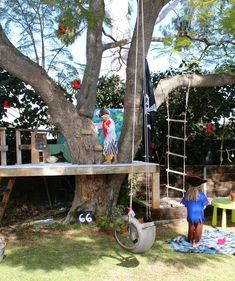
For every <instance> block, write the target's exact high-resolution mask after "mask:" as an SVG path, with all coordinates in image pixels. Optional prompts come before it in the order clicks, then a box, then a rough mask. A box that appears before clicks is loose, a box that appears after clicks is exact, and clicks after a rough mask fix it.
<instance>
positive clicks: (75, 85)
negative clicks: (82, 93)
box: [73, 79, 81, 90]
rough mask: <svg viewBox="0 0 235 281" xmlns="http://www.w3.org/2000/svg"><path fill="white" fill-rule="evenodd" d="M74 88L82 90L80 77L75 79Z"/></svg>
mask: <svg viewBox="0 0 235 281" xmlns="http://www.w3.org/2000/svg"><path fill="white" fill-rule="evenodd" d="M73 88H74V90H80V88H81V81H80V80H78V79H75V80H73Z"/></svg>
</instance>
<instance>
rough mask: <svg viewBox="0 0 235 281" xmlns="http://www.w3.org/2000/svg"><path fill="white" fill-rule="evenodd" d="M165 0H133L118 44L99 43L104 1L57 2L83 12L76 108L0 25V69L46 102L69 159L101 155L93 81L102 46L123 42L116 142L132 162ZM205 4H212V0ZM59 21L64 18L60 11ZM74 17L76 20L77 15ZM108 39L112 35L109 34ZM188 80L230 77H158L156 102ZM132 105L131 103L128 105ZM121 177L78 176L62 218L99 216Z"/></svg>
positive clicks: (228, 80) (227, 78)
mask: <svg viewBox="0 0 235 281" xmlns="http://www.w3.org/2000/svg"><path fill="white" fill-rule="evenodd" d="M10 2H12V1H10ZM13 2H14V1H13ZM17 2H19V1H17ZM42 2H43V1H42ZM46 2H48V3H50V4H51V3H52V4H58V3H60V2H61V1H59V0H51V1H49V0H48V1H46ZM168 2H169V0H162V1H159V0H144V1H138V13H137V15H138V20H137V21H136V24H135V28H134V31H133V34H132V38H131V39H130V40H122V41H121V42H120V41H116V40H113V41H112V42H108V43H106V44H105V43H104V42H105V41H103V34H107V32H104V31H105V25H104V23H105V22H106V23H108V22H109V21H108V20H107V17H106V16H105V3H104V0H90V1H62V2H61V3H62V4H63V5H64V3H66V4H67V6H66V7H68V9H67V10H66V12H67V13H68V11H69V9H70V6H69V5H76V11H77V12H78V14H79V15H81V17H82V20H81V22H82V21H84V15H85V17H86V23H87V41H86V66H85V71H84V76H83V80H82V86H81V90H80V93H79V96H78V101H77V107H75V106H74V105H73V104H72V103H71V102H69V101H68V100H67V99H66V98H65V96H64V91H63V89H62V88H61V87H60V86H58V84H57V83H56V82H55V81H54V80H53V79H52V78H51V77H50V76H49V75H48V73H47V72H46V70H45V68H43V67H41V66H40V65H39V64H38V62H37V61H36V62H34V61H32V60H30V59H29V58H28V57H27V56H25V55H23V54H22V53H21V52H20V51H19V50H18V49H16V47H15V46H14V45H13V44H12V43H11V42H10V41H9V39H8V38H7V36H6V33H5V32H4V30H3V28H2V26H0V67H2V68H4V69H5V70H7V71H8V72H9V73H11V74H12V75H14V76H16V77H18V78H19V79H21V80H22V81H24V82H26V83H28V84H29V85H31V86H32V87H33V88H34V90H35V91H36V92H37V93H38V94H39V95H40V96H41V98H42V99H43V100H44V102H45V103H46V104H47V106H48V110H49V116H48V118H49V119H50V122H51V123H53V124H54V125H55V126H56V127H57V128H58V129H59V130H60V131H61V132H62V133H63V134H64V136H65V138H66V139H67V142H68V145H69V148H70V151H71V152H72V157H73V162H74V163H81V164H84V163H86V164H95V163H97V162H99V161H100V160H101V153H100V152H96V151H94V147H95V146H96V145H97V144H98V136H97V133H96V130H95V127H94V124H93V123H92V121H91V118H92V115H93V111H94V108H95V105H96V93H97V81H98V78H99V74H100V66H101V62H102V56H103V53H104V51H105V50H107V48H111V47H117V46H121V44H122V45H123V44H126V47H128V50H129V51H128V58H127V67H126V90H125V97H124V126H123V130H122V134H121V139H120V142H119V148H120V152H119V161H120V162H124V163H128V162H130V161H131V160H132V159H131V157H132V156H131V151H130V144H131V142H132V130H131V128H132V123H133V110H134V108H135V110H136V114H135V115H136V119H135V120H136V126H135V127H136V130H135V149H136V150H137V148H138V146H139V143H140V141H141V135H142V125H141V123H142V122H141V121H142V111H141V106H140V105H141V103H142V93H143V82H144V81H143V80H144V75H143V65H144V64H143V58H145V57H147V54H148V50H149V47H150V44H151V41H152V35H153V30H154V27H155V22H156V19H157V17H158V15H159V13H160V11H161V9H162V8H163V7H164V6H165V5H166V4H167V3H168ZM210 2H211V3H212V2H213V1H210ZM221 2H224V1H221ZM213 4H214V3H212V4H211V5H213ZM70 11H71V10H70ZM72 16H73V15H72V13H70V14H69V17H70V18H71V17H72ZM73 18H74V17H73ZM61 19H62V20H65V21H66V13H64V15H63V16H62V17H61ZM77 20H79V17H78V19H77ZM109 38H112V37H111V36H109ZM112 39H114V38H112ZM136 58H137V59H136ZM189 79H190V81H191V86H193V87H205V86H207V87H209V86H220V85H226V84H233V83H235V75H233V74H214V75H196V74H191V75H178V76H175V77H171V78H168V79H162V80H161V81H160V82H159V83H158V86H157V88H156V98H157V99H158V100H159V101H161V99H162V97H164V98H165V97H166V96H167V95H168V94H169V93H170V92H172V91H173V90H174V89H175V88H177V87H184V86H187V85H188V80H189ZM133 89H135V91H136V93H134V91H133ZM134 97H135V100H134ZM134 103H135V106H133V105H134ZM159 103H160V102H159ZM123 180H124V176H123V175H120V176H116V175H115V177H112V176H111V175H96V176H89V177H88V176H80V179H79V189H78V187H77V188H76V190H75V196H74V200H73V204H72V207H71V209H70V212H69V214H68V216H67V221H69V220H70V217H71V214H73V212H74V211H75V210H76V209H77V208H83V209H86V208H87V209H89V210H93V211H97V212H99V213H103V214H108V213H110V212H111V211H112V209H113V207H114V206H115V205H116V202H117V198H118V195H119V191H120V187H121V184H122V182H123Z"/></svg>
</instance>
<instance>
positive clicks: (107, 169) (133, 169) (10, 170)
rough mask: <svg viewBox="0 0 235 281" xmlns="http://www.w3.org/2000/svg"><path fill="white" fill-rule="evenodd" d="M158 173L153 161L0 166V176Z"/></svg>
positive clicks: (157, 167)
mask: <svg viewBox="0 0 235 281" xmlns="http://www.w3.org/2000/svg"><path fill="white" fill-rule="evenodd" d="M131 173H159V165H158V164H155V163H145V162H138V161H136V162H134V163H132V164H130V163H117V164H111V165H110V164H84V165H79V164H71V163H43V164H20V165H4V166H0V177H32V176H64V175H96V174H131Z"/></svg>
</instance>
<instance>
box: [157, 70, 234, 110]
mask: <svg viewBox="0 0 235 281" xmlns="http://www.w3.org/2000/svg"><path fill="white" fill-rule="evenodd" d="M232 84H235V74H208V75H199V74H183V75H176V76H174V77H170V78H165V79H161V80H160V81H159V83H158V85H157V88H156V89H155V91H154V95H155V99H156V103H157V107H159V106H160V105H161V104H162V103H163V102H164V101H165V99H167V97H168V95H169V94H170V93H171V92H173V91H174V90H176V89H177V88H180V87H188V85H190V87H191V88H204V87H219V86H223V85H232Z"/></svg>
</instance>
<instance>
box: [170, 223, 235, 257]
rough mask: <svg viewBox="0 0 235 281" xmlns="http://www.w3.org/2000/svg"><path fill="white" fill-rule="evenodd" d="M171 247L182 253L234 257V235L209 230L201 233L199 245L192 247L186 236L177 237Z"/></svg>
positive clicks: (172, 241) (213, 229) (171, 242)
mask: <svg viewBox="0 0 235 281" xmlns="http://www.w3.org/2000/svg"><path fill="white" fill-rule="evenodd" d="M169 243H170V244H171V246H172V247H173V248H174V249H175V250H176V251H178V252H182V253H204V254H230V255H235V233H231V232H227V231H222V230H219V229H216V228H209V229H206V230H205V231H204V232H203V235H202V238H201V241H200V243H199V244H198V245H197V246H196V247H193V246H192V244H191V243H189V242H188V241H187V237H186V236H177V237H175V238H174V239H172V240H171V241H170V242H169Z"/></svg>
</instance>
